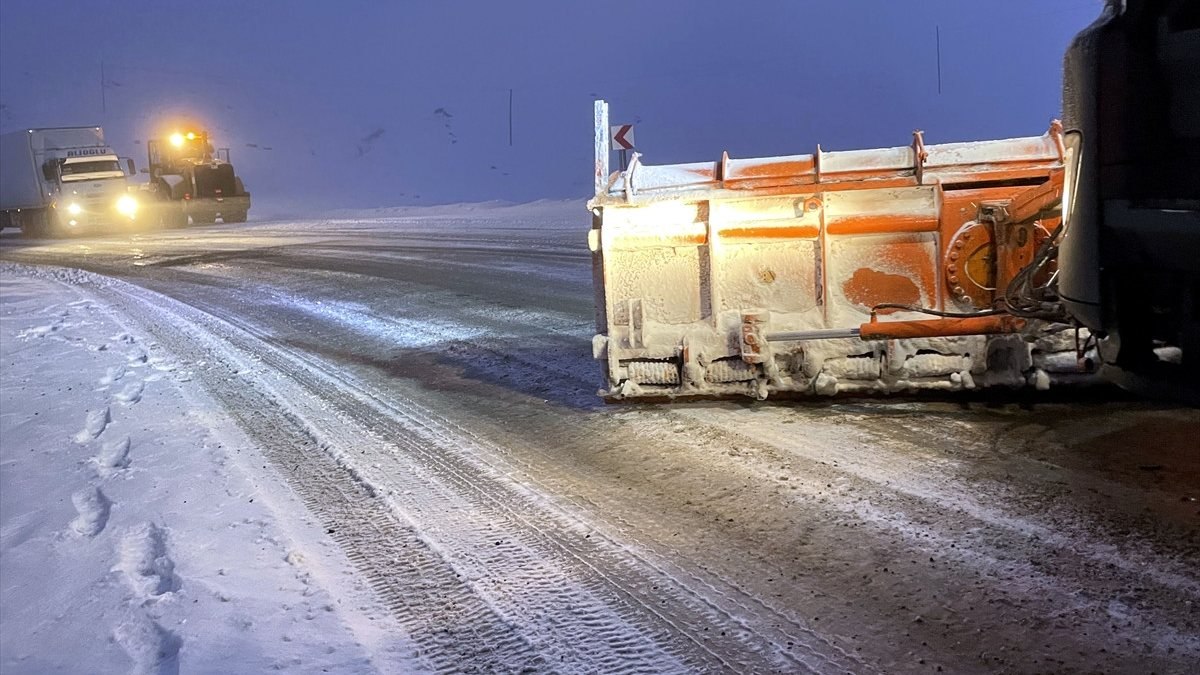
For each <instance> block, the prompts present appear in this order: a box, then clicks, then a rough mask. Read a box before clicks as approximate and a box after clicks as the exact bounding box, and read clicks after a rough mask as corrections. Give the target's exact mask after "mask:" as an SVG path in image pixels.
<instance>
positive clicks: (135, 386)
mask: <svg viewBox="0 0 1200 675" xmlns="http://www.w3.org/2000/svg"><path fill="white" fill-rule="evenodd" d="M145 390H146V384H145V383H144V382H142V381H141V380H133V381H132V382H127V383H126V384H125V387H124V388H123V389H121V391H120V392H118V393H117V394H116V395H115V396H114V398H116V399H117V400H118V401H120V402H121V403H124V404H125V405H133V404H134V403H137V402H138V401H140V400H142V392H143V391H145Z"/></svg>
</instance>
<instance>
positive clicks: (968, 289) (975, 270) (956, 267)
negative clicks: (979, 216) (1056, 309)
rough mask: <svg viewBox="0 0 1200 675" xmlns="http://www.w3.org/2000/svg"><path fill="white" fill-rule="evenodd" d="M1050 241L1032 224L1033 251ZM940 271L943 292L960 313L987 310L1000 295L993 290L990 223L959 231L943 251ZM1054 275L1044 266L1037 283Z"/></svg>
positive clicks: (993, 242) (1039, 225) (975, 223)
mask: <svg viewBox="0 0 1200 675" xmlns="http://www.w3.org/2000/svg"><path fill="white" fill-rule="evenodd" d="M1049 237H1050V232H1049V230H1047V229H1046V227H1045V226H1044V225H1042V223H1041V222H1037V223H1034V226H1033V248H1034V249H1036V248H1037V247H1038V246H1041V245H1042V242H1044V241H1046V239H1048V238H1049ZM942 267H943V269H944V270H945V279H946V289H947V290H948V291H950V297H952V298H954V301H955V302H957V303H958V304H959V306H960V307H961V308H963V309H967V308H971V309H990V308H992V306H993V305H994V303H995V302H996V299H997V298H998V297H999V296H1000V295H1001V293H1002V292H1003V289H997V288H996V239H995V235H994V233H993V230H992V225H991V223H981V222H979V221H977V220H972V221H970V222H968V223H966V224H964V225H963V226H962V227H961V228H959V230H958V232H956V233H955V234H954V237H953V238H952V239H951V240H950V244H949V245H948V246H947V247H946V254H945V258H944V260H943V261H942ZM1053 272H1054V266H1053V265H1049V266H1047V269H1045V270H1043V273H1042V275H1040V276H1039V278H1038V280H1039V281H1045V279H1047V278H1049V275H1050V274H1052V273H1053ZM1043 277H1044V278H1043Z"/></svg>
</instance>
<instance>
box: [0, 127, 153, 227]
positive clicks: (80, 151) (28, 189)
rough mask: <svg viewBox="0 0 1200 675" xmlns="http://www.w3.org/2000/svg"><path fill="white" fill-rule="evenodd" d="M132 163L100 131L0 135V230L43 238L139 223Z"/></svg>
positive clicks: (69, 129)
mask: <svg viewBox="0 0 1200 675" xmlns="http://www.w3.org/2000/svg"><path fill="white" fill-rule="evenodd" d="M134 168H135V167H134V165H133V160H132V159H127V160H126V161H125V162H124V167H123V166H122V162H121V160H120V158H118V157H117V155H116V154H115V153H114V152H113V151H112V149H111V148H109V147H108V145H107V144H106V143H105V142H104V130H103V129H101V128H100V127H62V128H52V129H24V130H21V131H14V132H11V133H8V134H4V135H2V136H0V228H3V227H16V228H20V229H21V231H22V232H23V233H24V234H25V235H27V236H46V235H49V234H57V233H66V232H72V231H78V230H85V229H92V228H98V227H111V226H122V227H127V226H129V225H131V224H133V223H135V222H137V221H138V216H139V211H140V207H139V203H138V200H137V198H136V197H135V196H134V195H133V194H131V193H130V192H129V183H128V176H129V175H130V174H132V173H134Z"/></svg>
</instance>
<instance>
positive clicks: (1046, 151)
mask: <svg viewBox="0 0 1200 675" xmlns="http://www.w3.org/2000/svg"><path fill="white" fill-rule="evenodd" d="M595 121H596V174H595V179H596V195H595V197H594V198H593V199H592V200H591V201H590V202H589V204H588V206H589V208H590V210H591V213H592V230H591V232H590V236H589V247H590V248H591V250H592V254H593V263H594V265H593V266H594V280H595V288H596V307H597V314H596V320H597V328H598V334H597V335H596V337H595V338H594V340H593V352H594V356H595V357H596V358H597V359H599V360H600V361H602V362H603V364H604V373H605V378H606V383H605V385H606V386H605V389H604V390H603V391H602V392H601V393H602V395H604V396H606V397H608V398H612V399H620V398H627V397H639V396H650V397H677V396H689V395H727V394H746V395H750V396H754V397H757V398H760V399H761V398H765V397H767V396H768V395H770V394H772V393H777V392H803V393H816V394H834V393H837V392H840V391H852V392H890V391H899V390H906V389H918V388H925V389H928V388H934V389H951V390H954V389H971V388H975V387H979V386H987V385H995V384H1003V385H1008V386H1023V385H1026V384H1030V385H1034V386H1037V387H1041V388H1044V387H1047V386H1050V385H1051V384H1053V383H1078V382H1083V381H1088V380H1090V379H1094V378H1095V375H1094V373H1093V370H1094V369H1093V367H1092V361H1090V360H1089V357H1090V356H1091V355H1092V354H1093V352H1092V350H1091V348H1090V346H1086V347H1087V348H1085V345H1083V344H1082V343H1081V342H1080V341H1081V340H1085V339H1086V337H1087V335H1086V333H1084V334H1082V335H1080V334H1077V333H1076V331H1075V330H1073V329H1072V327H1071V326H1070V325H1068V324H1065V323H1057V322H1053V321H1042V320H1040V319H1039V315H1038V314H1039V312H1038V309H1039V307H1038V301H1039V297H1038V294H1039V293H1042V292H1044V285H1045V283H1046V282H1047V281H1048V280H1049V279H1050V278H1051V277H1052V276H1053V274H1054V271H1055V270H1054V265H1053V261H1052V260H1049V259H1048V257H1047V251H1048V250H1049V249H1050V248H1052V247H1053V244H1054V241H1055V236H1056V232H1057V230H1058V228H1059V224H1060V222H1061V220H1060V210H1059V203H1060V201H1061V195H1062V185H1063V174H1064V160H1065V158H1066V148H1065V146H1064V140H1063V133H1062V127H1061V125H1059V124H1058V123H1054V124H1052V125H1051V127H1050V129H1049V130H1048V131H1047V132H1046V133H1045V134H1043V135H1041V136H1034V137H1028V138H1014V139H1008V140H993V141H980V142H971V143H949V144H942V145H925V143H924V137H923V134H922V133H921V132H915V133H914V134H913V138H912V142H911V143H910V144H909V145H906V146H899V147H893V148H883V149H877V150H852V151H841V152H826V151H823V150H821V149H820V147H818V148H817V149H816V151H815V152H814V153H812V154H806V155H793V156H787V157H771V158H763V159H734V158H731V157H729V156H728V154H726V155H724V156H723V157H721V159H719V160H717V161H712V162H703V163H695V164H679V165H670V166H649V165H645V164H643V163H642V162H641V157H640V155H638V154H634V155H633V159H632V161H631V163H630V166H629V167H628V169H626V170H624V171H620V172H617V173H614V174H612V175H611V176H610V175H609V172H608V157H609V146H608V110H607V104H606V103H605V102H603V101H597V102H596V108H595ZM1018 294H1019V295H1020V298H1019V300H1020V303H1019V304H1020V306H1019V307H1018V306H1017V304H1018V297H1017V295H1018ZM1009 305H1013V307H1009Z"/></svg>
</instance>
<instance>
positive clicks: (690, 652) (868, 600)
mask: <svg viewBox="0 0 1200 675" xmlns="http://www.w3.org/2000/svg"><path fill="white" fill-rule="evenodd" d="M586 227H587V214H586V213H585V212H584V211H583V209H582V206H580V205H579V204H570V205H563V204H553V203H551V204H540V205H539V204H535V205H529V206H524V207H516V208H486V207H481V208H475V209H470V208H466V207H459V208H445V209H441V210H430V211H425V212H420V213H412V214H407V215H392V216H386V215H385V216H383V217H376V218H347V219H342V220H322V221H312V222H303V223H261V224H254V225H249V226H210V227H201V228H189V229H185V230H173V231H167V232H161V233H143V234H138V235H132V236H128V235H126V236H115V235H114V236H109V237H101V238H90V239H72V240H63V241H54V242H47V241H42V242H30V241H22V240H20V239H17V238H15V237H13V236H12V233H11V232H5V233H4V235H3V236H2V237H0V262H5V261H7V262H16V263H23V264H36V265H49V266H56V267H65V268H77V269H83V270H87V271H90V272H93V273H95V274H97V275H102V278H101V277H96V276H90V275H59V276H60V278H62V279H65V280H66V281H67V282H69V283H71V284H72V285H73V286H75V287H76V288H77V290H78V291H79V292H80V293H81V294H83V295H84V296H86V297H88V298H92V299H94V300H95V301H96V302H98V303H102V304H103V305H104V306H106V307H111V308H112V309H113V310H114V311H115V312H117V313H118V314H119V315H120V316H123V317H126V318H127V320H128V321H129V322H130V323H131V324H132V325H135V326H137V327H138V328H139V330H141V331H143V332H144V333H145V334H146V335H148V336H149V338H150V339H151V340H153V341H154V342H155V344H156V345H157V346H158V347H159V348H161V349H163V350H165V351H166V352H167V353H170V354H172V355H173V356H174V358H175V359H176V360H178V361H179V362H180V363H181V364H182V365H181V367H186V368H187V369H188V371H189V372H191V373H192V374H193V375H194V377H195V379H196V381H197V382H198V383H200V384H201V385H203V388H204V390H205V391H206V392H207V394H208V395H209V396H211V397H212V399H213V400H215V401H216V402H218V403H219V404H220V406H221V408H223V410H224V411H225V413H226V414H227V415H228V418H229V419H231V420H232V421H233V422H236V425H237V427H238V428H239V429H240V431H241V432H242V433H244V434H245V435H246V436H247V437H248V438H250V439H251V440H252V441H253V442H254V443H255V445H256V446H257V447H258V448H260V449H261V452H262V454H263V456H265V457H266V458H267V459H268V460H269V468H266V467H264V468H263V469H262V470H263V471H266V472H271V473H272V475H276V476H278V477H281V479H282V483H285V484H286V485H287V486H289V487H290V489H291V491H292V492H293V493H294V494H295V495H296V496H298V497H299V499H300V500H301V501H302V502H303V504H304V505H305V507H306V508H307V509H308V511H309V515H311V517H312V519H314V520H315V521H316V522H318V523H319V524H320V527H321V528H323V530H324V531H325V533H326V534H327V536H328V537H329V538H330V539H331V540H332V541H333V542H336V544H337V548H338V549H339V550H340V551H341V553H342V554H344V559H345V561H347V562H346V564H347V565H349V566H351V567H352V568H353V569H354V570H355V573H356V575H357V577H358V578H360V579H361V580H363V582H364V584H365V585H366V586H367V588H368V590H369V592H370V593H371V594H372V596H373V597H374V598H375V600H376V601H377V602H378V603H379V605H380V606H382V607H384V608H386V613H384V614H381V615H372V616H371V617H370V621H372V622H374V625H375V628H376V630H383V631H389V630H391V631H395V632H397V633H398V634H402V635H403V636H404V637H405V642H404V644H412V645H415V647H414V648H413V653H411V654H405V655H403V656H404V658H405V659H412V660H411V662H410V661H404V663H405V664H407V666H408V667H420V668H427V669H429V670H433V671H453V670H473V671H477V672H504V671H519V670H527V669H528V670H533V671H556V672H563V671H565V672H605V673H617V672H693V671H706V672H707V671H722V670H724V671H732V672H822V673H823V672H847V671H849V672H855V673H867V672H889V673H890V672H936V671H939V670H944V671H946V672H996V671H1002V672H1028V671H1039V672H1047V671H1051V672H1056V671H1088V672H1150V671H1154V672H1188V671H1189V670H1192V669H1193V668H1194V667H1195V665H1196V663H1198V662H1200V637H1198V635H1200V502H1198V501H1197V499H1200V452H1198V451H1197V449H1196V445H1197V444H1196V438H1200V414H1198V413H1197V411H1195V410H1188V409H1178V408H1172V407H1169V406H1164V405H1155V404H1147V403H1139V402H1133V401H1129V400H1125V399H1123V398H1121V397H1119V396H1115V395H1114V394H1113V393H1112V392H1102V393H1101V394H1090V395H1087V396H1086V397H1084V398H1083V400H1074V401H1072V400H1071V397H1070V396H1067V395H1062V394H1057V395H1055V392H1050V394H1051V395H1050V396H1049V397H1043V398H1042V399H1038V398H1037V397H1036V396H1032V397H1031V396H1030V395H1028V394H1025V395H1024V397H1023V398H1021V399H1011V398H1010V399H1004V398H995V397H992V398H991V399H986V398H981V397H974V398H971V399H955V398H949V399H946V398H943V399H936V400H931V399H911V398H909V399H905V398H902V397H897V398H892V399H886V400H881V399H874V400H872V399H838V400H826V399H819V400H810V401H799V402H797V401H790V402H776V401H768V402H765V403H757V402H752V401H720V402H698V403H697V402H693V403H687V404H675V405H655V404H639V405H630V406H627V407H621V406H605V405H604V404H602V403H601V402H600V400H599V399H598V398H597V397H596V389H597V385H598V381H599V375H598V367H597V365H596V364H595V362H594V361H593V360H592V358H591V344H590V338H591V335H592V333H593V330H594V326H593V318H592V317H593V310H592V291H591V269H590V259H589V257H588V254H587V249H586V243H585V234H586ZM26 273H27V270H25V268H21V267H9V268H6V269H5V271H4V274H5V275H6V276H10V275H11V276H13V277H14V278H19V277H20V276H21V275H23V274H26ZM107 279H115V280H118V281H116V282H109V281H107ZM6 382H7V380H6ZM1105 399H1110V400H1105ZM343 611H350V610H348V609H343ZM352 623H353V622H352ZM366 647H367V649H368V650H369V649H370V648H371V644H370V643H369V642H368V644H367V645H366ZM372 663H374V664H376V666H377V667H381V668H384V669H386V666H385V665H380V664H386V663H388V661H386V660H381V659H374V660H373V661H372ZM413 664H416V665H415V666H414V665H413ZM181 670H182V671H183V672H188V669H187V667H186V660H184V662H183V667H182V668H181Z"/></svg>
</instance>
